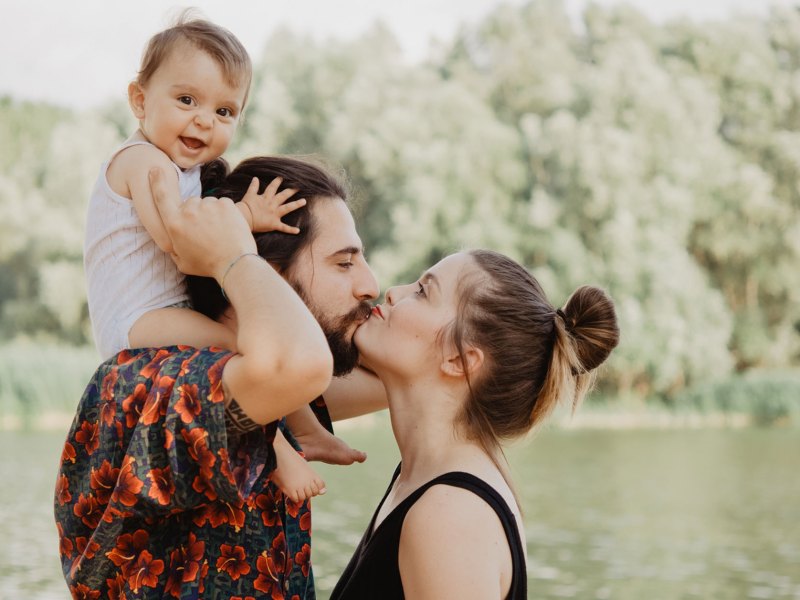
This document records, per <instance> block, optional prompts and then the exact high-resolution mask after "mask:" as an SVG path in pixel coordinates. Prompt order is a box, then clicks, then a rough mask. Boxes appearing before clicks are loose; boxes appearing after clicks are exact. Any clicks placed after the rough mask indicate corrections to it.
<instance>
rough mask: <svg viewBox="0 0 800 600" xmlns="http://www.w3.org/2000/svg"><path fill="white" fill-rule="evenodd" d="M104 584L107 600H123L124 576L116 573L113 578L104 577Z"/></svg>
mask: <svg viewBox="0 0 800 600" xmlns="http://www.w3.org/2000/svg"><path fill="white" fill-rule="evenodd" d="M106 585H108V600H125V592H123V591H122V586H124V585H125V578H124V577H123V576H122V575H117V576H116V577H115V578H114V579H106Z"/></svg>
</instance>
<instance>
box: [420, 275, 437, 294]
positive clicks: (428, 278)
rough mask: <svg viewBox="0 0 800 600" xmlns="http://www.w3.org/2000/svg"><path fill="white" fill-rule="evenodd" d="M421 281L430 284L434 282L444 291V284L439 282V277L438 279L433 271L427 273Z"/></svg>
mask: <svg viewBox="0 0 800 600" xmlns="http://www.w3.org/2000/svg"><path fill="white" fill-rule="evenodd" d="M420 282H421V283H429V284H430V283H432V284H433V285H435V286H436V287H437V289H438V290H439V291H440V292H441V291H442V286H441V285H440V284H439V279H437V277H436V275H434V274H433V273H425V274H424V275H423V276H422V277H421V278H420Z"/></svg>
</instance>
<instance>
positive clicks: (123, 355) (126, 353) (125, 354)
mask: <svg viewBox="0 0 800 600" xmlns="http://www.w3.org/2000/svg"><path fill="white" fill-rule="evenodd" d="M132 358H133V357H132V356H131V353H130V350H123V351H121V352H120V353H119V354H117V364H118V365H124V364H125V363H127V362H130V361H131V359H132Z"/></svg>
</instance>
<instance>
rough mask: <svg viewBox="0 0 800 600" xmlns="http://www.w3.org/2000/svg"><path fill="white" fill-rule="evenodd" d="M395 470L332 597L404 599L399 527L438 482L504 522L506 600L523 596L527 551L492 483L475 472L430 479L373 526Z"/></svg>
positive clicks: (336, 599)
mask: <svg viewBox="0 0 800 600" xmlns="http://www.w3.org/2000/svg"><path fill="white" fill-rule="evenodd" d="M399 474H400V467H399V466H398V467H397V470H396V471H395V473H394V476H393V477H392V483H391V484H389V488H388V489H387V490H386V493H385V494H384V496H383V500H381V503H380V504H379V505H378V508H377V510H376V511H375V514H374V515H373V516H372V520H371V521H370V523H369V527H368V528H367V531H366V533H364V537H362V538H361V542H360V543H359V544H358V548H356V552H355V554H354V555H353V558H351V559H350V564H348V565H347V568H346V569H345V570H344V573H342V577H341V578H340V579H339V582H338V583H337V584H336V587H335V588H334V590H333V593H332V594H331V597H330V600H372V599H375V600H394V599H400V598H405V595H404V594H403V582H402V581H401V579H400V565H399V562H398V554H399V551H400V532H401V530H402V528H403V521H404V520H405V518H406V514H407V513H408V511H409V510H410V509H411V507H412V506H413V505H414V503H415V502H416V501H417V500H419V499H420V497H421V496H422V494H424V493H425V492H426V491H427V490H428V488H430V487H431V486H434V485H442V484H444V485H451V486H454V487H459V488H463V489H465V490H469V491H470V492H472V493H474V494H476V495H477V496H479V497H480V498H482V499H483V500H484V501H486V503H487V504H488V505H489V506H491V507H492V508H493V509H494V512H496V513H497V516H498V517H499V518H500V522H501V523H502V524H503V529H504V530H505V532H506V539H508V545H509V548H510V549H511V566H512V577H511V588H510V590H509V592H508V596H506V600H525V599H526V597H527V587H528V581H527V573H526V569H525V554H524V552H523V549H522V542H521V540H520V537H519V530H518V529H517V522H516V520H515V519H514V513H512V512H511V509H510V508H509V507H508V504H506V501H505V500H503V498H502V496H500V494H498V493H497V491H496V490H495V489H494V488H493V487H491V486H490V485H489V484H488V483H486V482H485V481H483V480H482V479H479V478H477V477H475V476H474V475H470V474H469V473H462V472H460V471H454V472H452V473H445V474H444V475H440V476H439V477H436V478H435V479H432V480H431V481H429V482H428V483H426V484H425V485H423V486H422V487H420V488H417V489H416V490H415V491H414V492H413V493H411V494H410V495H409V496H408V498H406V499H405V500H403V501H402V502H401V503H400V504H398V505H397V507H396V508H395V509H394V510H393V511H392V512H391V513H389V515H388V516H387V517H386V518H385V519H384V520H383V522H381V524H380V526H379V527H378V529H377V530H375V519H376V518H377V516H378V512H379V511H380V509H381V506H383V503H384V502H385V501H386V497H387V496H388V495H389V490H391V489H392V484H394V481H395V479H397V476H398V475H399ZM373 530H374V531H373Z"/></svg>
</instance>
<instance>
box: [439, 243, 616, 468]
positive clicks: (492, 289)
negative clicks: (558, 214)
mask: <svg viewBox="0 0 800 600" xmlns="http://www.w3.org/2000/svg"><path fill="white" fill-rule="evenodd" d="M469 255H470V256H471V257H472V258H473V259H474V261H475V264H476V265H477V266H478V273H473V274H472V275H470V276H467V277H465V278H464V279H462V281H461V282H460V285H459V298H460V300H459V307H458V310H457V312H456V318H455V320H454V321H453V323H452V324H451V326H450V328H449V330H448V331H447V332H446V333H447V334H448V335H449V336H450V339H451V340H452V341H453V342H454V344H455V346H456V348H457V350H458V352H459V353H460V354H461V356H462V360H463V359H464V347H465V346H466V345H467V344H469V345H473V346H475V347H477V348H480V349H481V350H482V351H483V354H484V366H483V368H482V369H481V371H480V373H479V374H478V375H477V376H474V377H472V378H468V380H467V383H468V386H469V396H468V399H467V402H466V403H465V405H464V408H463V410H462V413H461V415H460V417H459V419H458V421H459V424H461V425H463V426H464V427H465V429H466V431H467V434H468V435H469V436H470V437H472V438H474V439H477V440H478V441H479V442H480V443H481V445H482V446H483V447H484V448H485V449H486V450H488V451H490V453H491V450H493V449H494V448H496V447H497V446H498V443H499V442H500V441H501V440H504V439H510V438H514V437H517V436H519V435H522V434H524V433H526V432H527V431H529V430H530V429H531V428H532V427H534V426H535V425H537V424H539V423H540V422H541V421H542V420H543V419H544V418H545V417H546V416H547V415H548V414H549V413H550V412H551V411H552V410H553V408H554V407H555V406H556V405H557V404H559V403H560V402H565V403H568V404H569V405H570V406H571V407H572V410H573V411H574V410H575V409H576V408H577V406H578V405H579V404H580V401H581V399H582V398H583V396H584V394H585V393H586V392H587V390H588V389H589V388H590V387H591V384H592V382H593V379H594V374H595V369H596V368H597V367H598V366H600V364H601V363H602V362H603V361H604V360H605V359H606V358H608V355H609V354H610V353H611V351H612V350H613V349H614V347H616V345H617V343H618V342H619V328H618V326H617V317H616V314H615V312H614V304H613V302H612V301H611V299H610V298H609V297H608V295H607V294H606V293H605V292H604V291H603V290H601V289H599V288H596V287H592V286H583V287H580V288H578V289H577V290H575V292H573V294H572V296H570V298H569V300H567V303H566V304H565V305H564V307H563V309H555V308H554V307H553V306H552V305H551V304H550V302H549V301H548V300H547V297H546V296H545V293H544V291H543V290H542V288H541V286H540V285H539V283H538V282H537V281H536V279H534V277H533V276H532V275H531V274H530V273H528V271H526V270H525V269H524V268H523V267H522V266H520V265H519V264H517V263H516V262H515V261H513V260H511V259H510V258H508V257H506V256H503V255H502V254H499V253H497V252H492V251H490V250H473V251H470V252H469ZM476 278H479V281H476Z"/></svg>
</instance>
